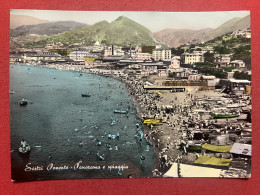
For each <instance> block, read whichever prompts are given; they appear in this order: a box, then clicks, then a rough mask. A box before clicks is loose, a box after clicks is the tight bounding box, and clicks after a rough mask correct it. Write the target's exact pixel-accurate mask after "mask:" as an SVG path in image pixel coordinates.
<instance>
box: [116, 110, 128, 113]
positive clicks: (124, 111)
mask: <svg viewBox="0 0 260 195" xmlns="http://www.w3.org/2000/svg"><path fill="white" fill-rule="evenodd" d="M127 112H128V111H127V110H114V113H118V114H127Z"/></svg>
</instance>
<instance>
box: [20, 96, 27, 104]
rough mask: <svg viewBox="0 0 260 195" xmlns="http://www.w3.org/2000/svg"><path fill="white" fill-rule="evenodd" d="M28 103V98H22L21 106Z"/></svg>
mask: <svg viewBox="0 0 260 195" xmlns="http://www.w3.org/2000/svg"><path fill="white" fill-rule="evenodd" d="M27 104H28V100H26V99H24V98H23V99H22V101H21V102H20V106H26V105H27Z"/></svg>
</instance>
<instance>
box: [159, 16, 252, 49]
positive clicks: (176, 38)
mask: <svg viewBox="0 0 260 195" xmlns="http://www.w3.org/2000/svg"><path fill="white" fill-rule="evenodd" d="M247 27H250V15H248V16H246V17H244V18H233V19H231V20H229V21H227V22H225V23H224V24H222V25H220V26H219V27H217V28H215V29H210V28H206V29H201V30H188V29H164V30H162V31H159V32H156V33H155V36H156V37H157V38H158V39H160V40H162V41H164V42H165V43H166V44H167V45H168V46H169V47H175V48H176V47H179V46H180V45H183V44H186V43H188V42H191V41H192V42H193V43H201V42H206V41H209V40H212V39H214V38H216V37H219V36H221V35H224V34H226V33H230V32H233V31H236V30H239V29H245V28H247Z"/></svg>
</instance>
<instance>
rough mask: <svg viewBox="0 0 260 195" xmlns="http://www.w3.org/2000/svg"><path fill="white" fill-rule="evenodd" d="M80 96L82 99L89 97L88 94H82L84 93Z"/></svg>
mask: <svg viewBox="0 0 260 195" xmlns="http://www.w3.org/2000/svg"><path fill="white" fill-rule="evenodd" d="M81 96H82V97H91V95H90V94H84V93H82V94H81Z"/></svg>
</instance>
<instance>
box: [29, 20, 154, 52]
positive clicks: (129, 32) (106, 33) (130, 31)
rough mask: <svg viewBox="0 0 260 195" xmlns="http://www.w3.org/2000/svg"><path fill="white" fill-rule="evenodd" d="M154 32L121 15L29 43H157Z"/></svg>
mask: <svg viewBox="0 0 260 195" xmlns="http://www.w3.org/2000/svg"><path fill="white" fill-rule="evenodd" d="M152 36H153V35H152V33H151V31H150V30H149V29H147V28H146V27H144V26H142V25H140V24H138V23H136V22H134V21H133V20H130V19H129V18H127V17H123V16H121V17H119V18H117V19H116V20H115V21H113V22H111V23H108V22H107V21H101V22H98V23H96V24H94V25H90V26H87V27H83V28H79V29H75V30H72V31H69V32H65V33H62V34H59V35H54V36H51V37H49V38H47V39H45V40H42V41H40V42H36V43H33V44H31V45H29V46H30V47H37V46H43V45H44V44H46V43H54V42H61V43H63V44H69V45H71V44H75V43H79V44H84V45H92V44H94V43H95V42H96V41H99V42H100V43H102V44H106V45H112V44H116V45H129V44H132V45H133V46H135V45H150V46H152V45H156V44H158V43H157V42H156V41H155V39H153V38H152Z"/></svg>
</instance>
